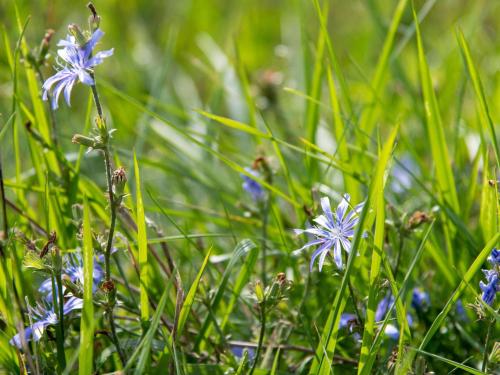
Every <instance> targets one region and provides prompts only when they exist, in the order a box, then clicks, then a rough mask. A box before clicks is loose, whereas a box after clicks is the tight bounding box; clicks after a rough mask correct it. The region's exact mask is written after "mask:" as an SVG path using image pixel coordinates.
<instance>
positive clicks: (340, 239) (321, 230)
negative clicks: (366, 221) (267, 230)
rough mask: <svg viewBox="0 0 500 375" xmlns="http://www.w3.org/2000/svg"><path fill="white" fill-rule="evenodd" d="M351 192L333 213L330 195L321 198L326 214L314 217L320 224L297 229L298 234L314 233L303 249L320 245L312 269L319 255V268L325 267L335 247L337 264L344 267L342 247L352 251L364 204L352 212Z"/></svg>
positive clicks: (334, 254)
mask: <svg viewBox="0 0 500 375" xmlns="http://www.w3.org/2000/svg"><path fill="white" fill-rule="evenodd" d="M349 200H350V196H349V194H344V197H343V199H342V201H341V202H340V204H339V205H338V206H337V210H336V212H335V214H334V213H332V209H331V206H330V200H329V199H328V197H323V198H321V208H322V209H323V212H324V215H320V216H318V217H317V218H315V219H314V221H315V222H316V223H317V224H318V225H317V226H315V227H313V228H308V229H295V233H296V234H303V233H306V234H312V235H313V236H314V237H315V239H313V240H312V241H310V242H308V243H306V244H305V245H304V246H303V247H302V248H301V249H299V250H297V251H300V250H303V249H305V248H308V247H311V246H319V247H318V248H317V249H316V251H314V253H313V255H312V258H311V264H310V269H311V270H312V268H313V265H314V261H315V260H316V258H317V257H318V256H320V258H319V270H320V272H321V269H322V268H323V264H324V262H325V258H326V255H327V254H328V253H330V250H331V249H332V248H333V259H334V260H335V264H336V265H337V267H338V268H339V269H342V268H343V263H342V248H343V249H344V250H345V251H346V252H347V253H349V252H350V251H351V239H352V237H353V236H354V228H355V227H356V224H358V221H359V217H358V213H359V212H360V211H361V209H362V207H363V204H364V203H360V204H358V205H357V206H356V207H354V209H353V210H351V211H350V212H347V211H348V208H349Z"/></svg>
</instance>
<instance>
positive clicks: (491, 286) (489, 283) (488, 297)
mask: <svg viewBox="0 0 500 375" xmlns="http://www.w3.org/2000/svg"><path fill="white" fill-rule="evenodd" d="M488 262H490V263H491V265H492V266H493V269H491V270H483V273H484V275H485V276H486V283H484V282H482V281H480V282H479V287H480V288H481V290H482V292H483V293H482V295H481V299H482V300H483V301H484V303H486V304H488V305H490V306H491V304H492V303H493V301H494V300H495V297H496V294H497V293H498V291H500V282H499V271H500V251H498V250H497V248H494V249H493V250H492V251H491V254H490V256H489V257H488Z"/></svg>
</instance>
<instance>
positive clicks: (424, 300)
mask: <svg viewBox="0 0 500 375" xmlns="http://www.w3.org/2000/svg"><path fill="white" fill-rule="evenodd" d="M430 304H431V299H430V297H429V293H427V292H426V291H425V290H423V289H422V288H414V289H413V293H412V296H411V305H412V307H413V308H414V309H415V310H424V309H426V308H427V307H429V306H430Z"/></svg>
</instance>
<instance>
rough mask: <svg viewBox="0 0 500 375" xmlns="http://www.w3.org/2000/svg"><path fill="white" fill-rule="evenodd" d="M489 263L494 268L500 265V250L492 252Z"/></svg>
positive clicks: (495, 249)
mask: <svg viewBox="0 0 500 375" xmlns="http://www.w3.org/2000/svg"><path fill="white" fill-rule="evenodd" d="M488 262H490V263H491V264H492V265H493V266H498V265H500V250H498V249H497V248H496V247H495V248H494V249H493V250H492V251H491V254H490V256H489V257H488Z"/></svg>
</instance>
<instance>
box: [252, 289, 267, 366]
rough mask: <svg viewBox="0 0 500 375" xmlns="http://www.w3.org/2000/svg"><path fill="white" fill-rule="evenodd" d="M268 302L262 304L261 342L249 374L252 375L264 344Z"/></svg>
mask: <svg viewBox="0 0 500 375" xmlns="http://www.w3.org/2000/svg"><path fill="white" fill-rule="evenodd" d="M265 306H266V300H265V299H264V301H262V302H261V303H260V334H259V342H258V344H257V349H256V351H255V358H254V360H253V364H252V368H251V369H250V372H249V374H250V375H252V374H253V372H254V371H255V369H256V367H257V362H259V356H260V352H261V350H262V344H263V343H264V334H265V332H266V307H265Z"/></svg>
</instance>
